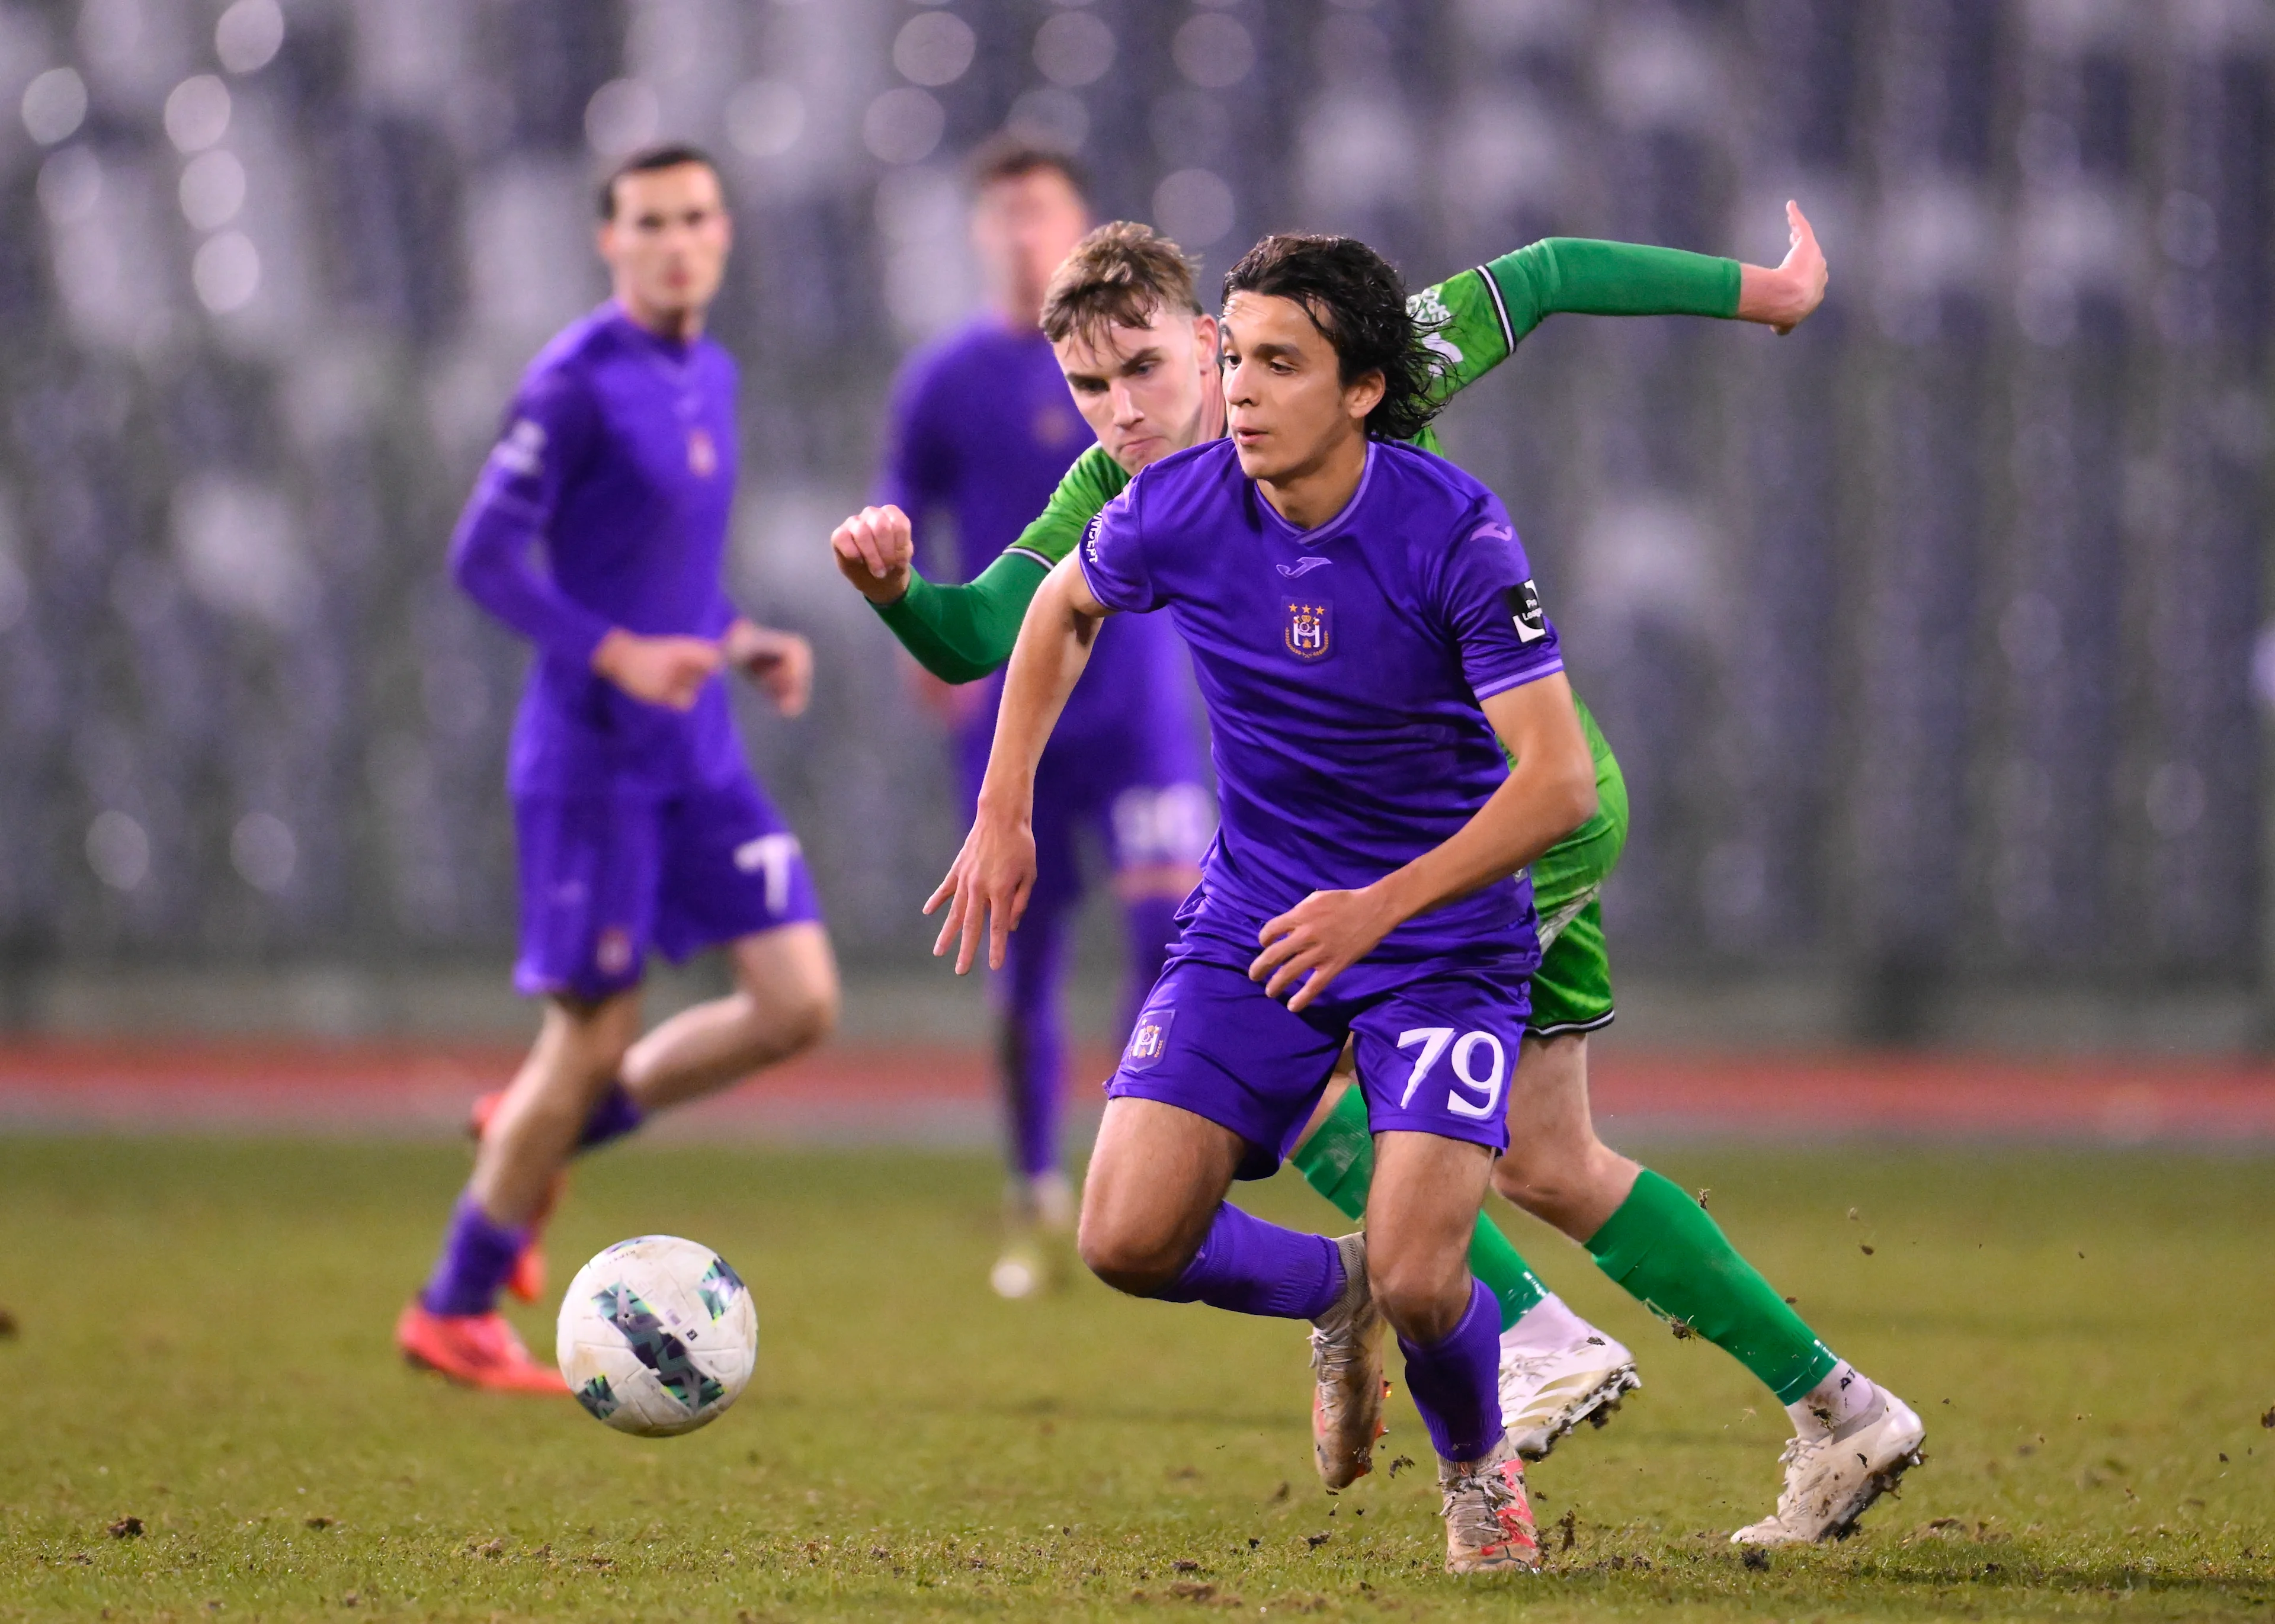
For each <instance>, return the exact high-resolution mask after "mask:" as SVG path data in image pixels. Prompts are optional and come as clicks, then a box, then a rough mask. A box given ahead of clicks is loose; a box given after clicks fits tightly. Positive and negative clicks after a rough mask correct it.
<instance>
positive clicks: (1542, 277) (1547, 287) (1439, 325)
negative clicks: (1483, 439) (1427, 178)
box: [1411, 237, 1739, 400]
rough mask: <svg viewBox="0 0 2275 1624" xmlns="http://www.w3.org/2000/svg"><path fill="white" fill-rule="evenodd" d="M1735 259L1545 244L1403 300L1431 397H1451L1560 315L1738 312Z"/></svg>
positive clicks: (1568, 240)
mask: <svg viewBox="0 0 2275 1624" xmlns="http://www.w3.org/2000/svg"><path fill="white" fill-rule="evenodd" d="M1738 275H1739V272H1738V262H1737V261H1735V260H1720V259H1716V258H1714V257H1713V256H1712V255H1711V254H1704V253H1685V252H1683V251H1682V249H1680V248H1653V247H1650V246H1647V245H1644V244H1640V243H1606V242H1596V241H1593V240H1591V239H1590V238H1580V237H1547V238H1542V239H1541V240H1540V241H1538V242H1537V243H1528V244H1527V245H1525V246H1523V247H1522V248H1520V249H1518V250H1517V251H1516V252H1515V253H1505V254H1503V255H1501V257H1500V258H1499V259H1498V260H1495V261H1493V262H1492V263H1491V264H1489V265H1482V266H1479V267H1478V268H1477V269H1475V270H1467V271H1463V273H1462V274H1461V275H1460V276H1450V277H1448V278H1447V279H1446V280H1445V281H1444V282H1441V283H1437V284H1436V285H1434V286H1432V287H1427V288H1425V289H1423V290H1422V291H1421V292H1419V293H1417V294H1416V295H1415V296H1414V298H1413V299H1412V301H1411V308H1412V309H1413V312H1414V317H1415V320H1416V321H1419V322H1420V323H1422V325H1423V327H1424V328H1425V329H1426V330H1425V336H1424V337H1423V340H1422V342H1423V343H1424V344H1426V345H1427V346H1428V347H1429V348H1430V349H1431V350H1432V351H1435V352H1436V354H1437V356H1438V365H1439V375H1438V382H1437V387H1436V389H1435V390H1434V391H1433V392H1434V393H1435V394H1436V396H1437V397H1438V398H1439V399H1440V400H1444V399H1446V398H1447V397H1451V396H1454V395H1456V394H1459V393H1460V392H1461V391H1462V390H1463V389H1467V388H1469V386H1470V384H1472V383H1475V382H1476V381H1478V379H1479V378H1482V377H1484V376H1485V374H1487V373H1489V372H1491V371H1492V370H1493V368H1494V367H1496V366H1500V364H1501V362H1503V361H1505V360H1507V359H1508V357H1509V353H1510V352H1511V351H1514V350H1515V348H1516V346H1517V345H1518V344H1522V343H1523V341H1524V338H1525V336H1526V335H1527V334H1529V333H1531V331H1532V329H1534V328H1536V327H1538V326H1539V325H1540V324H1541V323H1542V322H1543V321H1546V320H1547V319H1548V318H1549V317H1550V316H1552V315H1554V314H1556V313H1558V312H1559V311H1562V312H1566V313H1570V314H1573V315H1583V316H1719V317H1722V318H1724V319H1727V318H1730V317H1733V316H1735V315H1736V314H1737V313H1738Z"/></svg>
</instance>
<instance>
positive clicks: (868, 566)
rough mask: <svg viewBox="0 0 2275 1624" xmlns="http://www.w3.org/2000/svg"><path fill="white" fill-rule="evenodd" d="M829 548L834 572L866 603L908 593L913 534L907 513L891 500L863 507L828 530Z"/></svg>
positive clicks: (899, 597)
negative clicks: (835, 569) (870, 506)
mask: <svg viewBox="0 0 2275 1624" xmlns="http://www.w3.org/2000/svg"><path fill="white" fill-rule="evenodd" d="M829 550H830V553H831V554H832V555H834V556H835V558H836V560H837V572H838V573H839V574H840V575H842V576H843V577H844V578H846V579H847V580H849V581H850V582H852V583H853V586H854V589H855V590H856V591H857V592H858V593H860V594H861V595H862V596H863V597H865V598H866V599H867V600H868V601H870V602H872V603H876V604H886V603H898V602H899V601H901V600H902V599H903V598H904V597H906V596H907V595H908V590H909V568H910V565H911V563H913V562H914V561H915V558H916V555H917V545H916V536H915V533H913V532H912V531H911V529H910V528H909V516H908V515H907V514H905V513H903V512H902V511H901V510H899V509H898V508H896V507H895V506H893V504H892V503H891V502H887V503H886V504H885V505H884V506H883V507H881V508H864V509H862V510H860V511H859V512H858V513H856V514H855V515H854V516H853V517H851V518H849V519H847V520H846V521H845V522H844V523H843V524H842V525H839V526H838V527H837V528H836V529H835V530H833V531H831V532H830V533H829Z"/></svg>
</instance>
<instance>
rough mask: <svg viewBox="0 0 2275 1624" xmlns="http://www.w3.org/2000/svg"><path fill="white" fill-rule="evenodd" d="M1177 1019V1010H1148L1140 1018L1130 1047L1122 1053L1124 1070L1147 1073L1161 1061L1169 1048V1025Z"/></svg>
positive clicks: (1131, 1034)
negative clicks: (1146, 1071)
mask: <svg viewBox="0 0 2275 1624" xmlns="http://www.w3.org/2000/svg"><path fill="white" fill-rule="evenodd" d="M1176 1018H1177V1012H1176V1011H1175V1009H1148V1010H1146V1011H1145V1013H1144V1014H1143V1015H1141V1016H1138V1026H1137V1030H1136V1031H1132V1032H1131V1033H1130V1046H1129V1047H1128V1048H1127V1049H1124V1050H1123V1051H1122V1070H1124V1071H1145V1070H1147V1069H1150V1068H1151V1067H1152V1066H1153V1063H1154V1062H1155V1061H1158V1060H1160V1058H1161V1055H1162V1054H1163V1052H1164V1051H1166V1050H1167V1049H1168V1046H1169V1023H1170V1022H1172V1021H1174V1020H1175V1019H1176Z"/></svg>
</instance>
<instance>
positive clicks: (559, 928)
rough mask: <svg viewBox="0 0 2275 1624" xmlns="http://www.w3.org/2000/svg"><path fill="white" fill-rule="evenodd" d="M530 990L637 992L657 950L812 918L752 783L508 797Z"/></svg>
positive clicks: (689, 949)
mask: <svg viewBox="0 0 2275 1624" xmlns="http://www.w3.org/2000/svg"><path fill="white" fill-rule="evenodd" d="M513 823H514V833H515V835H516V837H517V842H518V846H519V849H520V859H521V863H520V866H521V957H520V959H519V960H518V962H517V963H515V965H514V971H513V984H514V986H516V987H517V988H518V990H520V991H521V992H523V993H530V994H541V995H545V996H549V997H562V998H572V999H577V1000H578V1001H584V1002H588V1003H589V1002H593V1001H598V1000H600V999H603V998H606V997H608V996H609V995H610V994H612V993H620V992H622V991H624V988H626V987H628V986H637V985H638V984H639V978H640V974H641V971H642V970H643V969H644V968H645V966H646V963H647V955H648V949H649V948H656V949H658V950H660V951H661V952H662V953H663V954H664V956H666V957H668V958H670V959H672V960H673V961H675V962H676V961H678V960H680V959H684V958H685V957H686V956H688V955H689V954H691V953H693V952H696V951H697V950H698V949H699V948H708V947H712V946H714V945H715V944H717V943H719V942H722V941H732V940H736V939H737V937H742V936H754V935H756V934H758V933H760V932H761V931H770V930H773V929H775V927H777V926H778V925H793V924H796V923H797V922H798V921H800V920H804V919H818V918H820V917H821V910H820V905H819V903H817V902H816V900H815V898H814V894H813V877H812V876H811V875H810V874H808V873H807V872H806V867H805V857H804V856H803V855H801V854H800V852H799V850H798V844H797V835H793V834H791V833H790V829H789V827H788V826H786V825H785V824H784V823H783V822H782V814H781V813H780V812H776V811H775V805H774V803H773V802H772V801H770V800H768V799H767V794H766V791H765V790H763V789H760V788H759V786H758V783H757V782H756V781H755V780H753V779H752V778H751V777H750V776H749V775H748V774H744V776H742V777H739V778H735V779H729V780H728V781H726V782H722V783H716V784H702V785H699V786H696V787H695V788H692V789H686V790H684V791H682V792H681V793H679V794H678V795H676V796H672V797H669V798H665V799H655V798H652V797H610V796H605V795H591V796H583V795H525V796H517V797H515V798H514V807H513Z"/></svg>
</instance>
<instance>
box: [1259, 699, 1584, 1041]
mask: <svg viewBox="0 0 2275 1624" xmlns="http://www.w3.org/2000/svg"><path fill="white" fill-rule="evenodd" d="M1483 707H1484V710H1485V720H1486V721H1490V722H1491V723H1492V724H1493V732H1494V733H1495V734H1496V735H1497V736H1499V737H1500V742H1501V744H1502V745H1503V746H1504V747H1505V748H1506V749H1507V750H1508V753H1509V755H1510V757H1511V758H1512V759H1514V760H1515V763H1516V766H1515V769H1514V770H1513V771H1511V772H1510V774H1509V775H1508V782H1506V783H1504V784H1502V785H1501V787H1500V789H1497V790H1495V791H1494V792H1493V798H1492V799H1491V800H1489V801H1487V802H1486V803H1485V804H1484V805H1483V806H1482V807H1480V808H1478V812H1477V814H1476V815H1475V816H1474V817H1472V818H1471V819H1470V820H1469V821H1468V822H1467V823H1465V824H1463V826H1462V827H1461V828H1460V829H1459V830H1457V831H1455V834H1454V835H1451V836H1449V837H1448V838H1447V840H1446V841H1445V842H1442V843H1441V844H1440V845H1437V846H1433V847H1432V848H1431V849H1430V850H1427V851H1425V852H1424V853H1423V854H1422V855H1421V856H1420V857H1416V858H1415V859H1414V860H1413V861H1412V862H1411V863H1409V864H1407V865H1405V866H1404V867H1402V868H1399V869H1395V870H1394V871H1393V872H1390V873H1387V874H1385V875H1384V876H1383V877H1382V878H1381V879H1380V880H1376V881H1375V882H1374V883H1373V884H1372V885H1371V886H1367V887H1365V888H1363V889H1360V890H1356V891H1314V892H1313V893H1311V895H1309V896H1307V897H1305V898H1304V900H1303V901H1302V902H1300V903H1296V906H1295V907H1293V908H1291V909H1289V910H1288V911H1287V912H1286V913H1283V914H1281V916H1280V917H1279V918H1276V919H1273V920H1270V921H1268V922H1267V923H1266V925H1265V926H1264V929H1263V930H1262V931H1261V932H1260V933H1258V940H1259V941H1260V942H1261V944H1262V945H1263V948H1264V951H1263V952H1261V953H1259V954H1258V955H1257V956H1256V961H1255V963H1252V964H1251V965H1250V966H1249V968H1248V976H1249V979H1251V981H1263V982H1264V983H1265V989H1264V990H1265V991H1266V992H1267V993H1271V994H1272V995H1273V996H1274V997H1275V998H1276V997H1278V996H1279V995H1280V994H1281V993H1282V992H1284V991H1286V990H1287V989H1288V988H1289V987H1296V994H1295V996H1294V997H1293V998H1290V999H1289V1001H1288V1008H1290V1009H1293V1010H1300V1009H1302V1008H1304V1006H1305V1005H1306V1004H1308V1003H1310V1002H1311V1001H1312V999H1314V998H1316V997H1317V996H1319V993H1323V992H1325V991H1326V987H1327V985H1328V983H1330V982H1331V981H1333V980H1334V978H1335V977H1337V976H1338V975H1341V974H1342V972H1343V971H1346V970H1348V969H1349V968H1350V967H1351V966H1352V965H1353V964H1355V963H1357V962H1358V961H1359V960H1360V959H1363V958H1364V957H1365V956H1367V955H1368V954H1369V953H1371V952H1372V951H1373V950H1374V948H1375V946H1376V944H1377V943H1379V942H1380V941H1381V940H1382V939H1383V938H1384V937H1385V936H1387V935H1388V934H1390V933H1391V932H1392V931H1394V930H1395V929H1397V928H1398V926H1400V925H1403V924H1404V923H1406V921H1407V920H1409V919H1411V918H1414V917H1415V916H1417V914H1425V913H1427V912H1429V911H1430V910H1432V909H1433V908H1436V907H1439V906H1440V905H1441V904H1443V903H1449V902H1452V901H1453V900H1454V899H1455V897H1459V896H1466V895H1469V894H1470V892H1472V891H1474V890H1477V889H1478V888H1479V887H1481V886H1487V885H1492V884H1493V883H1494V882H1495V881H1497V880H1506V879H1507V878H1508V876H1509V875H1511V874H1513V873H1515V872H1517V871H1518V870H1519V869H1521V868H1523V867H1524V866H1525V865H1528V864H1530V863H1531V862H1532V861H1533V860H1534V859H1535V858H1537V857H1539V856H1540V854H1541V853H1542V852H1544V851H1546V850H1548V849H1549V848H1550V847H1551V846H1553V845H1554V844H1555V843H1556V842H1558V841H1560V840H1561V839H1563V838H1564V836H1566V835H1569V834H1570V833H1571V832H1572V831H1573V830H1574V829H1576V828H1578V827H1580V826H1581V825H1582V824H1583V823H1585V822H1587V820H1589V819H1591V818H1592V817H1594V816H1595V815H1596V768H1595V761H1594V759H1593V758H1592V757H1591V755H1590V754H1589V752H1588V740H1587V736H1586V735H1585V734H1584V733H1583V732H1582V731H1581V729H1580V718H1579V714H1578V713H1577V712H1576V711H1575V710H1574V709H1573V708H1572V688H1571V684H1569V683H1568V682H1567V681H1566V680H1565V678H1564V676H1562V675H1561V673H1560V674H1557V675H1554V676H1544V677H1542V678H1541V679H1540V680H1539V681H1538V682H1532V683H1527V684H1523V686H1522V687H1517V688H1511V689H1507V690H1505V691H1502V692H1500V693H1497V694H1494V695H1493V696H1491V697H1490V698H1488V699H1485V700H1484V701H1483ZM1306 976H1308V977H1309V978H1310V979H1309V980H1305V979H1304V978H1305V977H1306ZM1267 977H1268V978H1269V979H1268V980H1267V979H1266V978H1267ZM1299 982H1300V983H1302V985H1301V986H1297V983H1299Z"/></svg>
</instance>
